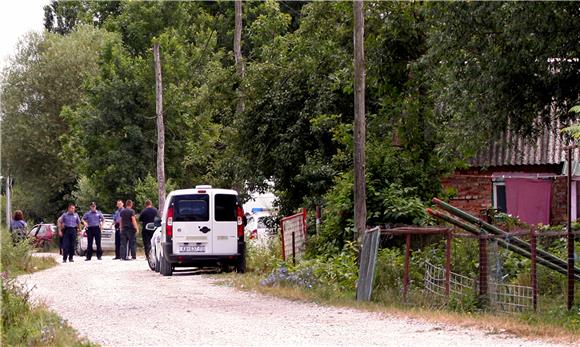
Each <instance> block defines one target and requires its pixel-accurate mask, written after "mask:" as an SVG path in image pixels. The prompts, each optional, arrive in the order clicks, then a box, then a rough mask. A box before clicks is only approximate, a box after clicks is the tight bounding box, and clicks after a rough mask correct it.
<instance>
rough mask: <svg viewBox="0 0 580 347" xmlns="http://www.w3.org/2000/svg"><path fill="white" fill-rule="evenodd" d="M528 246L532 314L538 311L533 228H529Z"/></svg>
mask: <svg viewBox="0 0 580 347" xmlns="http://www.w3.org/2000/svg"><path fill="white" fill-rule="evenodd" d="M530 244H531V246H532V257H531V269H530V272H531V276H532V278H531V281H532V306H533V307H534V312H536V311H537V310H538V279H537V274H536V246H537V245H536V231H535V229H534V228H530Z"/></svg>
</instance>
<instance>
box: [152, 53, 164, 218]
mask: <svg viewBox="0 0 580 347" xmlns="http://www.w3.org/2000/svg"><path fill="white" fill-rule="evenodd" d="M153 58H154V59H155V113H156V114H157V185H158V187H159V211H163V207H164V206H165V125H164V124H163V85H162V81H161V59H160V57H159V43H155V44H153Z"/></svg>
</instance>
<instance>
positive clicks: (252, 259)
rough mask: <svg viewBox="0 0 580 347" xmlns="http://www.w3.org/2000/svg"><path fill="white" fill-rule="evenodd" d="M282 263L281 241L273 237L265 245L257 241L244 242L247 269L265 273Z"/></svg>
mask: <svg viewBox="0 0 580 347" xmlns="http://www.w3.org/2000/svg"><path fill="white" fill-rule="evenodd" d="M283 264H284V262H283V260H282V242H280V239H279V238H277V237H275V238H273V239H271V240H269V242H267V243H266V245H265V246H262V245H260V244H258V243H257V242H253V241H251V240H250V241H247V242H246V268H247V271H251V272H255V273H257V274H261V275H265V274H269V273H271V272H272V271H273V270H274V269H276V268H278V267H280V266H282V265H283Z"/></svg>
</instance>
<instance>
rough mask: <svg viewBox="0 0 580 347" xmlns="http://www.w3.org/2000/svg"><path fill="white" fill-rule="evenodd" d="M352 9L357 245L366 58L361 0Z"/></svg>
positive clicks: (363, 212)
mask: <svg viewBox="0 0 580 347" xmlns="http://www.w3.org/2000/svg"><path fill="white" fill-rule="evenodd" d="M353 6H354V7H353V9H354V224H355V236H356V239H357V240H358V243H359V245H360V244H361V241H362V235H363V234H364V232H365V230H366V220H367V206H366V181H365V139H366V121H365V58H364V15H363V2H362V0H355V1H354V4H353Z"/></svg>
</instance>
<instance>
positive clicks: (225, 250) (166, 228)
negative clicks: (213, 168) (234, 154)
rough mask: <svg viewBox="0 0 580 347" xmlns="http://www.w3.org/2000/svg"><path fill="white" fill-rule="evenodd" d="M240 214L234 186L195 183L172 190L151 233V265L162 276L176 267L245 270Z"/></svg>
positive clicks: (150, 227)
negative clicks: (154, 229)
mask: <svg viewBox="0 0 580 347" xmlns="http://www.w3.org/2000/svg"><path fill="white" fill-rule="evenodd" d="M243 218H244V211H243V209H242V207H241V205H240V203H239V201H238V193H237V192H236V191H235V190H230V189H217V188H212V187H211V186H196V187H195V189H180V190H175V191H172V192H171V193H169V195H168V196H167V198H166V204H165V207H164V210H163V214H162V218H161V220H160V223H158V224H157V229H156V231H155V234H154V235H153V237H152V246H153V247H152V251H151V254H150V257H149V258H150V261H152V262H154V263H153V264H150V266H151V265H153V267H154V270H156V271H159V272H160V273H161V274H162V275H164V276H171V275H172V274H173V270H174V269H175V268H176V267H204V266H220V267H222V269H226V270H229V269H230V268H231V267H235V269H236V271H237V272H244V271H245V269H246V259H245V248H246V247H245V241H244V222H243ZM150 224H152V223H150ZM152 228H154V226H152V225H147V229H152ZM152 257H155V258H154V259H152Z"/></svg>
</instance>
